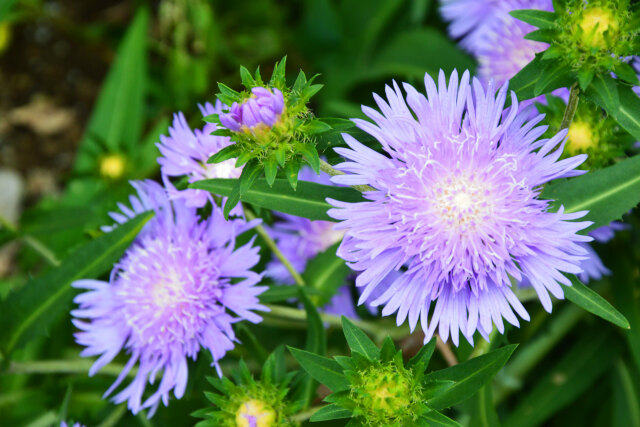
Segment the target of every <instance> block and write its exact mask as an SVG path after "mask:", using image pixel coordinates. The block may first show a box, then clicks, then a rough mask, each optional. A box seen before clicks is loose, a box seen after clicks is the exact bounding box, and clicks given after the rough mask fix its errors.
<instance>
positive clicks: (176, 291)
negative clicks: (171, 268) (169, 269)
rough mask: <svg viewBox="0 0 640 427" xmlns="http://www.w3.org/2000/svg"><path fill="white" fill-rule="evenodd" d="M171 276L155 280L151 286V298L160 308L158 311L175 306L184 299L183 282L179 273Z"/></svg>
mask: <svg viewBox="0 0 640 427" xmlns="http://www.w3.org/2000/svg"><path fill="white" fill-rule="evenodd" d="M169 276H170V277H167V278H166V279H165V280H159V281H157V282H155V283H154V284H153V285H152V287H151V300H152V301H153V304H154V305H155V306H156V307H157V308H159V309H160V310H159V311H158V313H160V312H161V311H162V310H164V309H166V308H169V307H173V306H174V305H175V304H176V303H177V302H179V301H180V300H181V299H182V293H183V288H184V286H183V283H182V282H181V281H180V279H179V278H178V275H177V274H175V273H172V274H170V275H169Z"/></svg>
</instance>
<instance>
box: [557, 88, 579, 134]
mask: <svg viewBox="0 0 640 427" xmlns="http://www.w3.org/2000/svg"><path fill="white" fill-rule="evenodd" d="M579 94H580V89H579V88H578V83H577V82H576V83H574V84H573V86H571V92H570V93H569V102H568V103H567V109H566V110H564V116H562V123H561V124H560V130H562V129H568V128H569V126H570V125H571V121H572V120H573V116H574V115H575V114H576V109H577V108H578V102H579V101H580V97H579V96H578V95H579Z"/></svg>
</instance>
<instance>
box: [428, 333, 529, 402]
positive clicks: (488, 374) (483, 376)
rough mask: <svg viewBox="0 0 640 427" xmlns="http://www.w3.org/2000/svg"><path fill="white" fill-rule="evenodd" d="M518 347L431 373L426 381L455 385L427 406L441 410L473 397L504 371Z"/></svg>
mask: <svg viewBox="0 0 640 427" xmlns="http://www.w3.org/2000/svg"><path fill="white" fill-rule="evenodd" d="M516 347H517V345H516V344H512V345H508V346H505V347H502V348H499V349H497V350H494V351H491V352H489V353H487V354H484V355H482V356H478V357H474V358H473V359H470V360H467V361H465V362H462V363H460V364H458V365H455V366H452V367H450V368H446V369H443V370H440V371H435V372H432V373H430V374H429V375H427V376H426V377H425V381H429V380H450V381H455V384H454V385H452V386H451V387H449V388H448V389H447V390H446V391H445V392H444V393H442V394H440V395H438V396H435V397H434V398H432V399H429V400H427V404H428V405H429V407H432V408H434V409H437V410H441V409H444V408H448V407H450V406H453V405H455V404H458V403H460V402H463V401H464V400H466V399H468V398H469V397H471V396H473V394H474V393H476V392H477V391H478V390H479V389H480V388H481V387H482V386H484V385H485V384H486V383H487V382H488V381H489V380H491V378H493V376H494V375H495V374H496V373H498V371H499V370H500V369H502V367H503V366H504V364H505V363H507V360H509V357H510V356H511V354H512V353H513V351H514V350H515V349H516Z"/></svg>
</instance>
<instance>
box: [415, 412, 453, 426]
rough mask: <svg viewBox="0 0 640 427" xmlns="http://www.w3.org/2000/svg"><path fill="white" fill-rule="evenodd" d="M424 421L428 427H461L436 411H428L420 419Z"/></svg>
mask: <svg viewBox="0 0 640 427" xmlns="http://www.w3.org/2000/svg"><path fill="white" fill-rule="evenodd" d="M420 418H421V419H423V420H425V421H426V422H427V423H428V425H429V427H462V424H460V423H458V422H457V421H454V420H452V419H451V418H449V417H447V416H446V415H442V414H441V413H440V412H438V411H429V412H427V413H426V414H424V415H422V416H421V417H420Z"/></svg>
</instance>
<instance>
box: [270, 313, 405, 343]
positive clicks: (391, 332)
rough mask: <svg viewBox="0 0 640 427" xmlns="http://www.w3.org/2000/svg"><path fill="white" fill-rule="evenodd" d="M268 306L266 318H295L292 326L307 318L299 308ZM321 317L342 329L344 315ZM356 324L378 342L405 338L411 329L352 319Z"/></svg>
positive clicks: (321, 315)
mask: <svg viewBox="0 0 640 427" xmlns="http://www.w3.org/2000/svg"><path fill="white" fill-rule="evenodd" d="M267 307H269V309H270V310H271V311H270V312H269V313H261V314H262V316H263V317H265V319H266V318H275V319H277V318H280V319H289V320H293V321H294V322H293V323H292V326H293V325H295V326H294V327H299V324H300V321H301V320H304V321H306V319H307V312H306V311H304V310H301V309H298V308H292V307H283V306H280V305H269V304H267ZM320 318H321V319H322V321H323V322H325V323H327V324H329V326H330V327H333V328H337V329H342V317H340V316H336V315H333V314H327V313H320ZM350 320H351V321H352V322H353V323H354V324H355V325H356V326H358V327H359V328H360V329H362V330H363V331H365V332H368V333H369V334H371V335H373V336H374V337H375V340H376V341H377V342H382V341H383V340H384V339H385V338H386V337H387V336H389V337H391V338H393V339H400V338H404V337H406V336H407V335H409V330H408V329H407V327H406V326H401V327H395V326H392V327H387V325H385V324H380V323H378V322H369V321H366V320H359V319H350Z"/></svg>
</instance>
